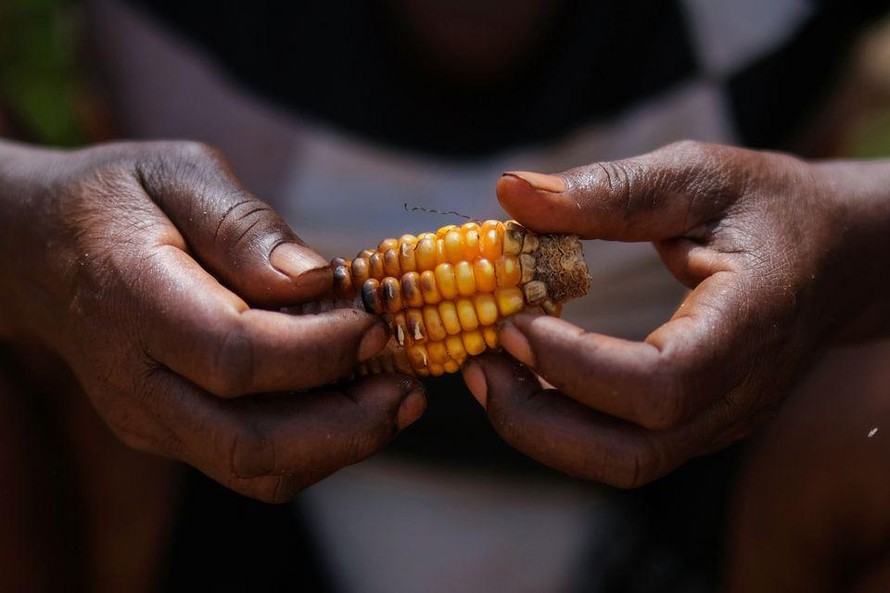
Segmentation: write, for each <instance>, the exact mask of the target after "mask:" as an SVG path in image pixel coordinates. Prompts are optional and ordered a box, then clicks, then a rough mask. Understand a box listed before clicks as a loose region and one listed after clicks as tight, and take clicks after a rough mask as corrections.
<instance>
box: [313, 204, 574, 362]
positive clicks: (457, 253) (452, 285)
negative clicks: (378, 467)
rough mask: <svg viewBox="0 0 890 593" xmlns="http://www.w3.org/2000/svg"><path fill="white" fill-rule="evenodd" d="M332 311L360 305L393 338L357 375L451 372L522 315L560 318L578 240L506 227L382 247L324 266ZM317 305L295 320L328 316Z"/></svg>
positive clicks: (465, 228)
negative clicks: (528, 311)
mask: <svg viewBox="0 0 890 593" xmlns="http://www.w3.org/2000/svg"><path fill="white" fill-rule="evenodd" d="M331 268H332V273H333V278H334V294H335V296H336V298H337V301H336V302H338V303H341V304H343V303H347V304H348V303H353V302H356V300H357V299H356V297H360V299H361V302H362V304H363V306H364V308H365V309H366V310H367V311H370V312H373V313H377V314H379V315H382V316H383V317H384V318H385V319H386V320H387V322H388V323H389V325H390V328H391V330H392V338H391V339H390V341H389V342H388V344H387V346H386V348H384V350H383V351H382V352H380V353H378V354H377V355H376V356H375V357H373V358H372V359H371V360H369V361H367V362H366V363H364V364H363V365H361V366H359V367H358V368H357V372H358V373H360V374H366V373H377V372H392V371H399V372H407V373H413V374H415V375H418V376H421V377H423V376H428V375H433V376H437V375H440V374H442V373H446V372H449V373H450V372H455V371H457V370H458V368H459V367H460V365H461V364H463V363H464V362H465V361H466V358H467V357H468V356H475V355H477V354H479V353H481V352H483V351H484V350H486V349H489V348H497V347H498V346H499V344H500V338H499V336H498V330H497V324H498V322H499V321H500V320H501V319H504V318H505V317H509V316H510V315H513V314H515V313H517V312H519V311H522V310H523V309H525V308H526V307H529V306H540V307H541V308H542V309H543V310H544V311H545V312H546V313H548V314H551V315H552V314H559V312H560V310H561V307H562V303H563V302H564V301H566V300H568V299H569V298H572V297H575V296H579V295H580V294H583V292H584V290H586V286H587V269H586V267H585V266H584V263H583V258H582V257H581V251H580V243H579V242H578V241H577V238H572V237H567V236H557V235H541V236H538V235H536V234H535V233H533V232H532V231H529V230H527V229H525V228H524V227H523V226H522V225H519V224H518V223H515V222H512V221H511V222H507V223H502V222H499V221H495V220H487V221H485V222H483V223H481V224H479V223H476V222H468V223H466V224H463V225H461V226H460V227H458V226H455V225H449V226H446V227H442V228H441V229H439V230H438V231H437V232H436V233H420V234H418V235H417V236H414V235H402V236H401V237H399V239H392V238H390V239H386V240H384V241H381V242H380V244H379V245H378V249H377V251H371V250H365V251H363V252H361V253H359V254H358V256H356V258H355V259H353V260H346V259H339V258H338V259H334V260H332V262H331ZM333 306H336V305H330V307H328V308H323V307H322V303H307V304H305V305H302V311H303V312H317V311H321V310H330V308H331V307H333Z"/></svg>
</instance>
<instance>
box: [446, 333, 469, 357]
mask: <svg viewBox="0 0 890 593" xmlns="http://www.w3.org/2000/svg"><path fill="white" fill-rule="evenodd" d="M445 348H446V349H447V350H448V355H449V356H450V357H451V358H452V359H454V361H455V362H457V364H463V363H464V361H465V360H466V359H467V349H466V348H464V343H463V340H461V339H460V336H448V337H447V338H445Z"/></svg>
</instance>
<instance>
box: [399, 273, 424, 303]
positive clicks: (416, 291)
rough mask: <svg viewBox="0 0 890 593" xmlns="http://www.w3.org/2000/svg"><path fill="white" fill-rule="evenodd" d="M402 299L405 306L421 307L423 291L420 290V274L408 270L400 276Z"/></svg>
mask: <svg viewBox="0 0 890 593" xmlns="http://www.w3.org/2000/svg"><path fill="white" fill-rule="evenodd" d="M402 300H403V301H404V303H405V306H406V307H422V306H423V303H424V299H423V292H422V291H421V290H420V274H418V273H417V272H408V273H407V274H405V275H404V276H402Z"/></svg>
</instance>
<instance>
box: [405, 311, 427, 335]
mask: <svg viewBox="0 0 890 593" xmlns="http://www.w3.org/2000/svg"><path fill="white" fill-rule="evenodd" d="M405 321H406V322H407V324H408V337H409V338H411V339H412V340H413V341H415V342H424V341H426V326H425V325H424V323H423V310H422V309H408V311H407V312H406V313H405Z"/></svg>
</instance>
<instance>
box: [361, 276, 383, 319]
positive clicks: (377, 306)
mask: <svg viewBox="0 0 890 593" xmlns="http://www.w3.org/2000/svg"><path fill="white" fill-rule="evenodd" d="M362 302H363V303H364V304H365V309H367V310H368V311H370V312H372V313H375V314H377V315H380V314H381V313H383V299H382V298H380V282H378V281H377V279H376V278H368V279H367V280H365V283H364V284H362Z"/></svg>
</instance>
